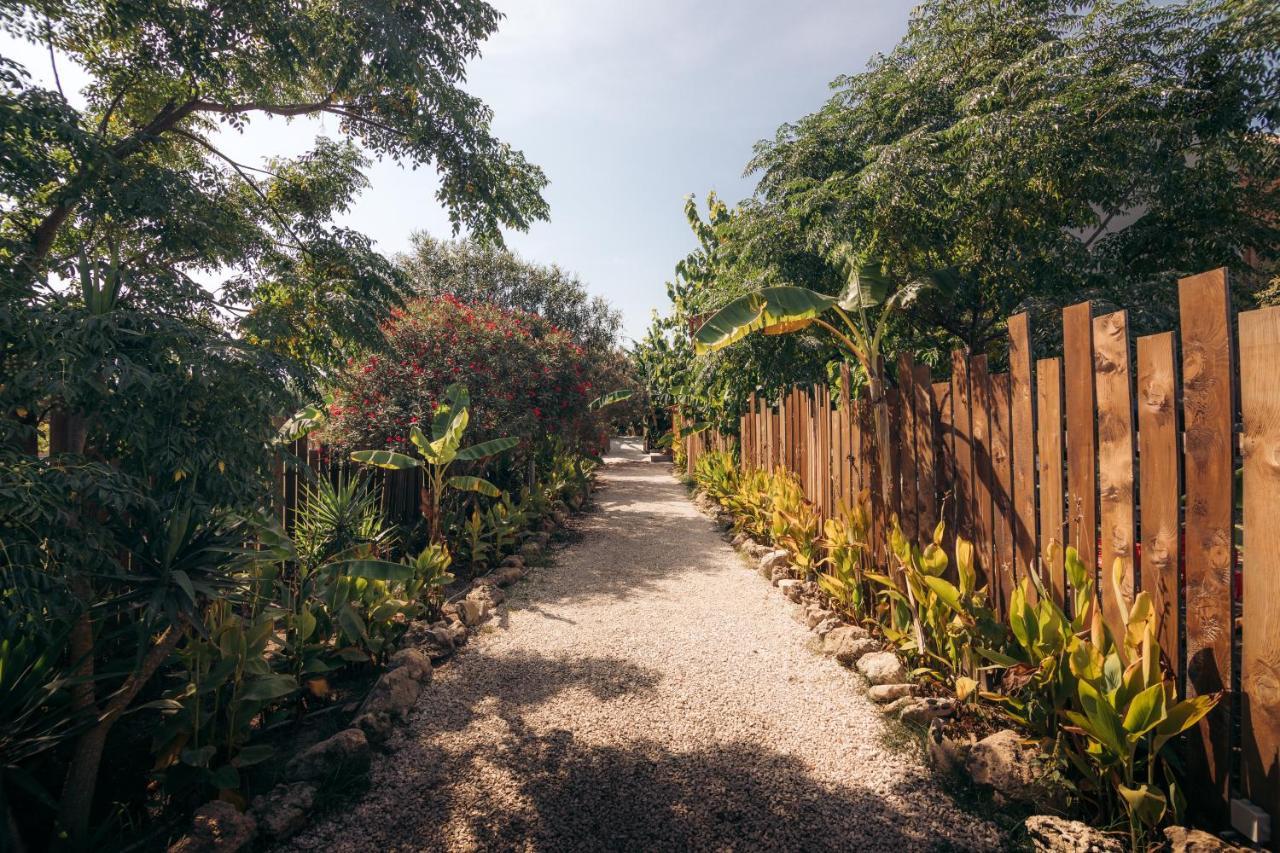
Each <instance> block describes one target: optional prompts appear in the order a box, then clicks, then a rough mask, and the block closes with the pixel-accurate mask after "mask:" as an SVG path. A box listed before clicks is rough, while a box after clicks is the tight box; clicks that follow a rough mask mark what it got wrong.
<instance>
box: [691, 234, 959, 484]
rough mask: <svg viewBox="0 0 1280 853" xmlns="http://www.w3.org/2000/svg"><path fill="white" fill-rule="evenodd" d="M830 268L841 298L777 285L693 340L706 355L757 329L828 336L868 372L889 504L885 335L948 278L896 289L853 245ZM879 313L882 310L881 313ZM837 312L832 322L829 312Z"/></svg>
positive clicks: (734, 306)
mask: <svg viewBox="0 0 1280 853" xmlns="http://www.w3.org/2000/svg"><path fill="white" fill-rule="evenodd" d="M829 260H830V263H831V264H832V265H833V266H835V267H836V268H837V269H839V270H840V271H841V274H842V275H843V276H844V280H845V283H844V288H843V290H842V291H841V293H840V295H839V296H828V295H827V294H824V293H819V292H817V291H816V290H810V289H808V288H806V287H796V286H794V285H777V286H774V287H766V288H763V289H761V290H757V291H753V292H751V293H748V294H746V295H744V296H740V297H738V298H737V299H734V300H733V301H732V302H730V303H729V304H727V305H725V306H724V307H723V308H721V309H720V310H719V311H717V312H716V313H715V314H713V315H711V317H710V318H708V319H707V321H706V322H705V323H703V324H702V326H701V327H700V328H699V329H698V332H697V334H696V335H695V336H694V350H695V351H696V352H697V353H698V355H706V354H708V353H712V352H715V351H716V350H720V349H723V348H725V347H727V346H729V345H731V344H734V343H736V342H738V341H740V340H742V339H743V338H745V337H747V336H748V335H750V334H751V333H753V332H760V333H761V334H765V335H785V334H788V333H791V332H797V331H800V330H802V329H807V328H808V327H810V326H819V327H821V328H823V329H825V330H826V331H827V332H829V333H830V334H831V335H832V336H833V337H834V338H835V340H836V342H837V343H838V344H839V346H840V347H841V349H843V350H844V351H845V352H846V353H847V354H848V355H849V356H852V358H853V359H854V361H855V362H856V363H857V364H858V365H859V366H860V367H861V368H862V370H863V372H864V373H865V374H866V377H867V384H868V388H869V390H870V394H871V397H870V403H871V406H872V411H873V417H874V419H875V434H876V445H877V451H878V453H879V456H880V470H881V471H884V472H886V476H884V477H882V478H881V488H882V490H883V493H884V498H885V500H886V505H888V498H889V492H890V489H891V485H890V484H891V483H892V482H893V474H894V471H895V468H894V460H893V454H891V453H890V452H889V410H888V407H887V406H886V405H885V398H884V389H885V373H884V361H885V360H884V354H883V353H882V351H881V350H882V348H883V345H884V340H885V334H886V332H887V331H888V329H889V327H890V324H891V323H892V321H893V319H894V317H895V316H896V315H897V313H898V312H899V311H900V310H901V309H902V308H903V307H904V306H906V305H908V304H910V303H911V302H912V301H914V300H915V298H916V297H917V296H918V295H919V294H920V292H921V291H922V290H923V289H924V288H925V287H927V286H936V285H938V284H940V283H942V282H943V281H944V280H945V275H944V274H941V273H940V274H937V275H935V276H933V277H931V278H928V279H917V280H913V281H910V282H907V283H903V284H895V283H893V282H891V281H890V280H889V278H888V277H887V276H886V275H885V273H884V269H883V267H882V265H881V264H879V263H877V262H874V261H868V260H866V259H865V258H862V257H860V256H859V255H858V254H857V253H856V252H855V251H854V250H853V248H852V247H851V246H849V245H848V244H842V245H840V246H838V247H837V248H836V249H835V250H834V251H833V252H832V253H831V255H830V258H829ZM872 312H875V313H874V314H873V313H872ZM828 314H831V315H834V317H832V319H831V320H830V321H829V320H828V319H827V318H826V316H824V315H828Z"/></svg>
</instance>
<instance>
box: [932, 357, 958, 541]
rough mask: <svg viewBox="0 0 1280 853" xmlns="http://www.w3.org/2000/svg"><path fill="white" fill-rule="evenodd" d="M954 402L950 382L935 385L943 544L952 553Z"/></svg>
mask: <svg viewBox="0 0 1280 853" xmlns="http://www.w3.org/2000/svg"><path fill="white" fill-rule="evenodd" d="M951 398H952V385H951V383H950V382H936V383H934V385H933V399H934V403H935V404H936V406H937V412H938V461H939V465H938V476H937V478H936V479H937V482H938V493H939V495H938V500H939V504H938V519H939V520H940V521H943V522H945V524H946V529H945V533H944V537H943V543H944V545H945V546H946V547H947V549H948V552H949V551H950V548H951V546H952V545H954V544H955V537H956V511H955V506H956V473H955V472H956V462H955V460H956V443H955V426H954V424H953V420H954V417H953V407H952V405H951V402H952V400H951Z"/></svg>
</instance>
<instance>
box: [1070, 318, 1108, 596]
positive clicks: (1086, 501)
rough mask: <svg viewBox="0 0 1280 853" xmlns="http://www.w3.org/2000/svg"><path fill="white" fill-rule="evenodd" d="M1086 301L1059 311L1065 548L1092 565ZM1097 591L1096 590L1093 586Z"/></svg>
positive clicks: (1093, 489) (1094, 537) (1093, 490)
mask: <svg viewBox="0 0 1280 853" xmlns="http://www.w3.org/2000/svg"><path fill="white" fill-rule="evenodd" d="M1090 310H1091V309H1090V307H1089V303H1088V302H1081V303H1080V304H1078V305H1072V306H1070V307H1068V308H1065V309H1063V311H1062V373H1063V379H1064V382H1065V390H1066V413H1067V433H1066V436H1067V521H1068V540H1067V541H1068V544H1070V545H1074V546H1076V550H1077V551H1078V552H1079V553H1080V559H1081V560H1083V561H1084V564H1085V565H1086V566H1088V567H1089V568H1090V569H1091V570H1096V569H1097V565H1098V554H1097V541H1098V443H1097V435H1096V433H1095V427H1096V424H1095V422H1094V409H1095V403H1094V394H1093V319H1092V316H1091V314H1090ZM1098 591H1099V593H1101V592H1102V586H1101V585H1099V588H1098Z"/></svg>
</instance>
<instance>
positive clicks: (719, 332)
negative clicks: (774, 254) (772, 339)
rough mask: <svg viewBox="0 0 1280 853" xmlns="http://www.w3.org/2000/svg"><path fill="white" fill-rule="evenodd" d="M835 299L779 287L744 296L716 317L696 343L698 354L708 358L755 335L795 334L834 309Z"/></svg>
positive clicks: (701, 331) (704, 325) (707, 323)
mask: <svg viewBox="0 0 1280 853" xmlns="http://www.w3.org/2000/svg"><path fill="white" fill-rule="evenodd" d="M834 304H836V300H835V299H834V298H833V297H830V296H826V295H824V294H821V293H817V292H815V291H812V290H809V289H807V288H804V287H793V286H791V285H779V286H776V287H766V288H764V289H763V290H758V291H755V292H753V293H748V294H746V295H745V296H740V297H738V298H737V299H735V300H733V301H732V302H730V303H729V304H728V305H726V306H724V307H723V308H721V309H720V310H719V311H717V312H716V313H715V314H713V315H712V316H711V317H710V318H709V319H708V320H707V321H706V322H705V323H703V324H702V328H700V329H698V332H697V334H696V335H695V336H694V339H693V346H694V351H695V352H696V353H697V354H698V355H705V354H707V353H710V352H715V351H716V350H719V349H723V348H724V347H727V346H729V345H730V344H732V343H735V342H737V341H740V340H742V339H743V338H745V337H746V336H747V335H749V334H751V333H752V332H755V331H763V332H765V333H766V334H768V333H770V332H773V333H778V334H781V333H784V332H790V331H795V330H797V329H800V328H803V327H804V326H807V325H808V324H809V323H811V322H813V319H814V318H815V317H817V316H818V315H819V314H821V313H822V312H824V311H826V310H827V309H828V308H830V307H831V306H832V305H834Z"/></svg>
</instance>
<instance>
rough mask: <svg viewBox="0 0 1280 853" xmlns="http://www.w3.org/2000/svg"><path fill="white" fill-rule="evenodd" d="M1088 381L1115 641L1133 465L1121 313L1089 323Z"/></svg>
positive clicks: (1130, 531) (1105, 595)
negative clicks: (1118, 564) (1117, 572)
mask: <svg viewBox="0 0 1280 853" xmlns="http://www.w3.org/2000/svg"><path fill="white" fill-rule="evenodd" d="M1093 381H1094V394H1095V395H1096V397H1097V401H1098V516H1099V519H1100V523H1101V534H1100V536H1099V542H1098V545H1099V550H1100V554H1099V557H1100V564H1101V566H1102V590H1101V592H1102V615H1103V618H1104V619H1106V621H1107V624H1108V625H1109V626H1110V627H1111V630H1112V632H1113V633H1114V634H1115V636H1117V637H1118V636H1120V634H1121V632H1122V631H1123V630H1124V618H1123V616H1122V615H1121V613H1122V611H1121V609H1120V604H1119V603H1118V602H1117V601H1116V596H1115V594H1114V593H1113V583H1112V576H1113V566H1114V564H1115V561H1116V560H1121V561H1122V562H1123V564H1124V568H1123V570H1122V571H1121V577H1122V580H1121V582H1120V592H1119V594H1120V595H1122V596H1124V606H1125V607H1126V608H1127V607H1128V606H1129V605H1130V604H1132V602H1133V596H1134V586H1135V584H1134V581H1135V570H1136V568H1137V567H1136V566H1135V564H1134V553H1133V551H1134V549H1133V543H1134V510H1133V499H1134V465H1133V451H1134V443H1133V386H1132V384H1131V382H1132V380H1131V377H1130V374H1129V316H1128V314H1127V313H1126V312H1124V311H1116V312H1114V313H1111V314H1104V315H1102V316H1100V317H1095V318H1094V319H1093Z"/></svg>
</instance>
